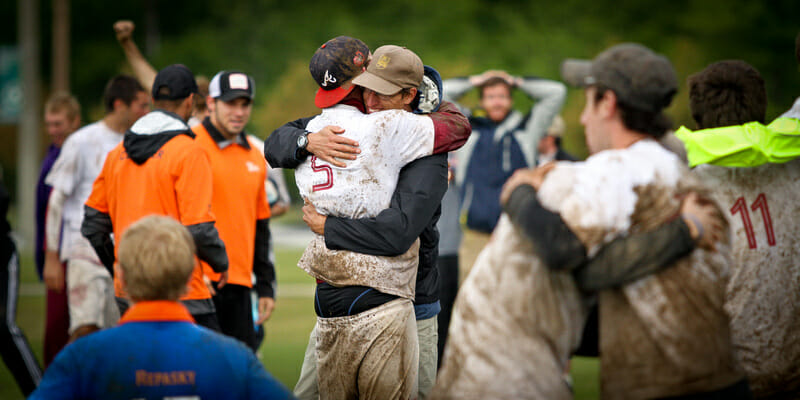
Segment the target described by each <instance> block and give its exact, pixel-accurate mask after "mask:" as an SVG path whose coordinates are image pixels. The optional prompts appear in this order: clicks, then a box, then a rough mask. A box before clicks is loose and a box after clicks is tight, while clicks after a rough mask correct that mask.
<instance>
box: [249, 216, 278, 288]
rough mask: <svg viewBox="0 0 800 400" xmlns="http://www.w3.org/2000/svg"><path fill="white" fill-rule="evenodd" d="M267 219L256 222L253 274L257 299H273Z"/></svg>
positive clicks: (273, 273) (272, 268) (272, 271)
mask: <svg viewBox="0 0 800 400" xmlns="http://www.w3.org/2000/svg"><path fill="white" fill-rule="evenodd" d="M270 236H271V234H270V230H269V218H266V219H260V220H258V221H256V245H255V254H254V256H253V274H255V276H256V285H255V289H256V293H258V297H272V298H275V291H274V289H273V288H274V284H275V265H274V264H273V263H272V261H271V260H270V259H269V242H270Z"/></svg>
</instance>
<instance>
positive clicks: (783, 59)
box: [0, 0, 800, 190]
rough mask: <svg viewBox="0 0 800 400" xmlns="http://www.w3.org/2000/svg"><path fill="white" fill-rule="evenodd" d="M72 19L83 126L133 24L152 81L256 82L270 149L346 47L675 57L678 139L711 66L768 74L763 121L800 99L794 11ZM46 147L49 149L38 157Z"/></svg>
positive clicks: (722, 4)
mask: <svg viewBox="0 0 800 400" xmlns="http://www.w3.org/2000/svg"><path fill="white" fill-rule="evenodd" d="M16 7H17V4H16V2H15V1H6V2H3V3H2V5H0V19H2V23H0V45H13V44H15V43H16V40H17V38H16V32H17V25H16V24H17V23H18V22H17V21H16V19H15V16H16V15H17V10H16ZM70 8H71V25H72V32H71V41H70V42H71V45H72V50H71V54H72V58H71V65H70V71H71V72H70V81H71V88H72V91H73V92H74V93H75V94H76V95H77V97H78V99H79V100H80V101H81V103H82V105H83V107H84V109H83V110H84V111H83V113H84V115H83V116H84V122H89V121H93V120H96V119H98V118H100V117H102V107H101V95H102V89H103V86H104V85H105V83H106V81H107V80H108V78H110V77H111V76H112V75H114V74H116V73H120V72H130V69H129V68H128V66H127V65H126V63H125V59H124V56H123V53H122V50H121V49H120V47H119V45H118V44H117V42H116V40H115V37H114V33H113V31H112V28H111V27H112V24H113V23H114V21H116V20H118V19H131V20H133V21H134V22H135V23H136V25H137V28H136V32H135V35H134V38H135V40H136V42H137V44H138V45H139V46H140V48H142V50H143V52H144V53H145V55H146V56H147V57H148V58H149V60H150V61H151V62H152V64H153V65H154V66H155V67H156V69H159V68H161V67H164V66H166V65H168V64H172V63H183V64H186V65H188V66H189V67H190V68H192V69H193V70H194V72H195V73H196V74H199V75H206V76H209V77H210V76H212V75H213V74H214V73H215V72H216V71H218V70H220V69H232V68H236V69H240V70H243V71H246V72H248V73H250V74H252V75H253V76H254V77H255V79H256V83H257V88H258V89H257V93H256V102H255V109H254V113H253V118H252V122H251V124H250V126H249V127H248V128H249V131H250V132H252V133H254V134H256V135H258V136H261V137H264V136H266V135H268V134H269V133H270V132H271V131H272V130H273V129H275V128H276V127H277V126H279V125H280V124H282V123H283V122H285V121H289V120H292V119H295V118H298V117H301V116H306V115H311V114H313V113H316V112H317V110H316V109H315V108H314V105H313V101H312V98H313V93H314V90H315V89H316V86H315V84H314V82H313V80H312V79H310V76H309V74H308V69H307V63H308V60H309V58H310V56H311V54H313V52H314V50H315V49H316V47H317V46H319V45H320V44H322V43H323V42H325V41H326V40H327V39H329V38H331V37H334V36H337V35H349V36H354V37H358V38H360V39H362V40H364V41H365V42H366V43H367V44H368V45H369V46H370V47H371V48H373V49H374V48H377V47H378V46H380V45H383V44H389V43H392V44H400V45H404V46H407V47H409V48H411V49H413V50H414V51H416V52H417V53H418V54H419V55H420V56H421V57H422V59H423V60H424V61H425V63H426V64H429V65H432V66H434V67H436V68H437V69H438V70H439V71H440V72H441V74H442V76H443V77H445V78H449V77H453V76H459V75H468V74H474V73H479V72H482V71H483V70H486V69H490V68H491V69H505V70H507V71H509V72H510V73H512V74H517V75H538V76H542V77H546V78H550V79H559V75H558V69H559V65H560V62H561V61H562V60H563V59H564V58H568V57H579V58H592V57H594V56H595V55H596V54H597V53H598V52H600V51H602V50H603V49H605V48H607V47H608V46H610V45H613V44H616V43H619V42H624V41H635V42H641V43H643V44H645V45H647V46H649V47H651V48H652V49H654V50H656V51H658V52H660V53H663V54H665V55H667V56H668V57H669V58H670V59H671V60H672V62H673V63H674V65H675V68H676V70H677V72H678V76H679V79H680V80H681V82H682V87H681V90H680V92H679V93H678V95H677V96H676V98H675V100H674V101H673V105H672V106H671V107H670V108H669V110H668V112H669V114H670V115H671V116H672V117H673V120H674V121H675V125H676V127H677V126H679V125H682V124H686V125H689V126H693V123H692V121H691V117H690V115H689V110H688V99H687V90H686V86H685V80H686V77H688V76H689V75H690V74H692V73H694V72H697V71H699V70H700V69H702V68H704V67H705V66H706V65H708V64H709V63H711V62H714V61H718V60H722V59H735V58H738V59H743V60H745V61H747V62H749V63H750V64H752V65H754V66H755V67H756V68H757V69H758V70H759V71H760V72H761V74H762V75H763V76H764V78H765V80H766V83H767V92H768V95H769V109H768V114H767V116H768V119H772V118H774V117H775V116H777V115H779V114H780V113H781V112H783V111H784V110H786V109H788V108H789V107H790V105H791V104H792V101H793V100H794V98H795V97H796V96H798V95H800V73H798V66H797V62H796V61H795V58H794V38H795V36H796V35H797V33H798V31H800V24H798V23H797V16H798V15H800V2H798V1H797V0H774V1H752V0H725V1H721V0H719V1H711V0H708V1H702V0H701V1H690V0H675V1H671V2H646V1H645V2H643V1H640V0H613V1H612V0H595V1H591V2H589V1H583V0H560V1H557V2H549V1H547V2H546V1H513V0H494V1H488V0H439V1H436V2H429V1H423V0H407V1H404V2H376V1H365V0H352V1H337V2H323V1H315V0H307V1H278V0H241V1H240V0H191V1H190V0H172V1H158V0H145V1H141V0H139V1H132V0H116V1H114V2H101V1H97V0H71V4H70ZM40 14H41V30H42V32H41V39H42V43H41V53H42V54H41V57H42V61H41V64H42V80H43V91H44V93H43V96H42V99H45V98H46V96H47V95H48V94H49V85H48V79H49V78H48V77H49V76H50V70H51V58H52V56H51V50H50V48H51V30H52V24H51V18H52V6H51V4H50V2H47V1H45V2H42V4H41V12H40ZM517 100H518V101H517V106H518V107H528V106H529V105H530V102H529V100H527V99H526V98H524V96H521V95H519V94H517ZM465 103H466V104H469V105H476V103H477V96H475V95H474V94H471V95H470V96H468V97H467V98H466V99H465ZM582 106H583V98H582V94H581V92H580V91H578V90H571V91H570V95H569V97H568V100H567V103H566V105H565V108H564V111H563V114H564V117H565V119H566V121H567V130H568V133H567V136H566V138H565V146H566V147H567V149H568V150H570V151H572V152H574V153H576V154H578V155H584V156H585V155H586V150H585V147H584V144H583V136H582V127H581V126H580V124H579V123H578V115H579V114H580V110H581V108H582ZM12 130H13V127H12ZM42 134H43V133H42ZM0 135H2V136H0V138H1V139H0V140H2V142H3V143H4V144H3V146H2V147H3V149H2V151H0V163H2V165H3V166H4V167H5V168H6V175H9V173H11V174H13V172H14V165H15V159H14V157H15V155H14V149H15V147H14V146H12V145H11V143H14V141H13V138H14V135H13V132H12V133H11V134H2V133H0ZM46 142H47V140H46V139H44V136H43V139H42V143H43V149H44V143H46ZM10 186H11V188H12V190H13V185H10Z"/></svg>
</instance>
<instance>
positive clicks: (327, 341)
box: [316, 299, 419, 400]
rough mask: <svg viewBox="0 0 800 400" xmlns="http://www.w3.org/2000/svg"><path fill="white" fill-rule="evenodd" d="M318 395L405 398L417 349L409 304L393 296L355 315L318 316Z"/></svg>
mask: <svg viewBox="0 0 800 400" xmlns="http://www.w3.org/2000/svg"><path fill="white" fill-rule="evenodd" d="M316 332H317V372H318V381H319V393H320V399H323V400H325V399H337V400H346V399H367V400H383V399H409V398H411V397H412V396H414V395H416V391H417V369H418V368H419V365H418V364H419V347H418V342H417V324H416V320H415V319H414V306H413V305H412V304H411V301H410V300H407V299H397V300H393V301H390V302H388V303H386V304H384V305H381V306H378V307H375V308H373V309H371V310H367V311H364V312H362V313H360V314H357V315H353V316H347V317H337V318H317V326H316Z"/></svg>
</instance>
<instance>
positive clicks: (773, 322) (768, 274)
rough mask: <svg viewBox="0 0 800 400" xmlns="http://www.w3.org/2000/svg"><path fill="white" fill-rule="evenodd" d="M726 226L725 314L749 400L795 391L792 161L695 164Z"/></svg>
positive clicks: (799, 165)
mask: <svg viewBox="0 0 800 400" xmlns="http://www.w3.org/2000/svg"><path fill="white" fill-rule="evenodd" d="M693 173H694V174H695V175H696V176H697V177H698V178H699V179H701V180H702V181H703V183H705V184H706V185H708V186H709V187H711V188H712V195H713V197H714V199H715V200H716V201H717V202H718V203H719V204H720V205H721V206H722V209H723V210H724V211H725V213H726V215H727V217H728V219H729V220H730V224H731V233H732V256H733V270H732V274H731V280H730V283H729V285H728V293H727V294H728V298H727V301H726V305H725V307H726V309H727V311H728V312H729V314H730V315H731V327H732V333H733V338H734V345H735V346H736V350H737V356H738V357H739V359H740V361H741V363H742V366H743V367H744V368H745V371H746V372H747V375H748V378H749V380H750V384H751V386H752V388H753V391H754V393H755V394H757V395H759V396H760V395H767V394H772V393H771V392H774V391H775V390H776V389H779V388H780V390H785V391H789V390H791V389H792V388H794V389H795V390H797V389H798V388H800V369H798V368H797V363H798V360H800V334H798V332H800V246H799V245H798V244H799V243H800V202H798V200H797V195H798V193H800V159H795V160H794V161H790V162H788V163H785V164H764V165H761V166H757V167H751V168H728V167H720V166H715V165H700V166H698V167H696V168H695V169H694V170H693Z"/></svg>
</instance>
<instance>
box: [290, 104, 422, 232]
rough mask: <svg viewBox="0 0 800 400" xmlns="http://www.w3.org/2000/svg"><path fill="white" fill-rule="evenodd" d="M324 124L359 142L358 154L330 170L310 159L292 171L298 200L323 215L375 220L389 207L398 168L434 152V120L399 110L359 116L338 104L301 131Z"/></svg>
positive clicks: (318, 161)
mask: <svg viewBox="0 0 800 400" xmlns="http://www.w3.org/2000/svg"><path fill="white" fill-rule="evenodd" d="M327 125H337V126H340V127H342V128H344V130H345V131H344V134H343V135H342V136H345V137H347V138H350V139H353V140H356V141H357V142H358V143H359V148H360V149H361V154H359V155H358V156H357V157H356V159H355V160H343V162H344V163H345V164H346V167H344V168H340V167H335V166H333V165H331V164H329V163H327V162H325V161H322V160H320V159H318V158H316V157H313V156H312V157H309V158H308V159H307V160H306V161H305V162H303V163H302V164H300V166H298V167H297V171H296V172H295V179H296V181H297V187H298V189H300V195H301V196H303V197H304V198H306V199H308V200H310V201H311V202H312V203H314V206H315V207H316V208H317V211H318V212H319V213H321V214H325V215H335V216H338V217H345V218H364V217H374V216H375V215H377V214H378V213H379V212H380V211H381V210H383V209H385V208H387V207H389V202H390V200H391V198H392V193H393V192H394V189H395V187H396V186H397V177H398V175H399V173H400V169H401V168H402V167H403V166H404V165H406V164H408V163H409V162H411V161H413V160H415V159H417V158H420V157H424V156H427V155H430V154H432V153H433V120H431V119H430V118H429V117H427V116H420V115H415V114H412V113H409V112H406V111H403V110H388V111H381V112H377V113H373V114H362V113H361V112H360V111H359V110H358V109H356V108H355V107H352V106H348V105H343V104H337V105H335V106H333V107H330V108H326V109H324V110H323V111H322V114H320V115H319V116H317V117H316V118H314V119H312V120H311V121H310V122H309V123H308V126H307V127H306V129H307V130H308V131H310V132H316V131H318V130H320V129H322V128H323V127H325V126H327Z"/></svg>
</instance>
